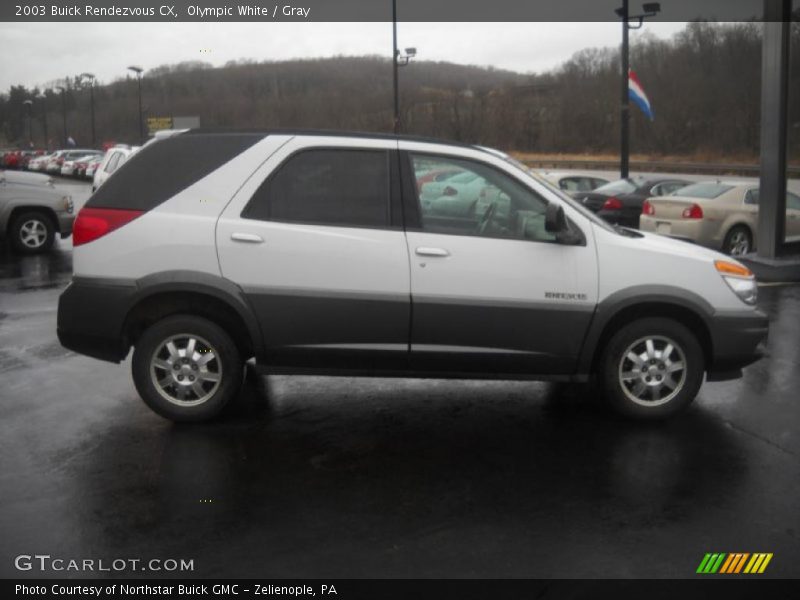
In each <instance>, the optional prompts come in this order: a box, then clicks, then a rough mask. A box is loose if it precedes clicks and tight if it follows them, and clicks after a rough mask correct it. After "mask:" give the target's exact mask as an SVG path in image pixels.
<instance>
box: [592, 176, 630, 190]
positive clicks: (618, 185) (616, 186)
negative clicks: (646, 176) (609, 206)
mask: <svg viewBox="0 0 800 600" xmlns="http://www.w3.org/2000/svg"><path fill="white" fill-rule="evenodd" d="M594 191H595V192H600V193H602V194H606V193H608V194H630V193H632V192H635V191H636V184H634V183H633V182H632V181H631V180H630V179H618V180H617V181H612V182H611V183H607V184H605V185H601V186H600V187H599V188H597V189H596V190H594Z"/></svg>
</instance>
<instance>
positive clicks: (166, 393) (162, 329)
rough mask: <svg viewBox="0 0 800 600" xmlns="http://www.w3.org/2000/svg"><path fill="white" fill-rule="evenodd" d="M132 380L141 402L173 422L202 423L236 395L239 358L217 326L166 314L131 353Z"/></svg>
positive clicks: (240, 381)
mask: <svg viewBox="0 0 800 600" xmlns="http://www.w3.org/2000/svg"><path fill="white" fill-rule="evenodd" d="M132 372H133V381H134V384H135V385H136V389H137V391H138V392H139V395H140V396H141V397H142V399H143V400H144V401H145V403H146V404H147V405H148V406H149V407H150V408H151V409H153V410H154V411H155V412H157V413H158V414H159V415H161V416H162V417H165V418H167V419H170V420H172V421H205V420H208V419H212V418H214V417H216V416H217V415H219V413H220V412H221V411H222V410H223V409H224V408H225V406H226V405H227V404H228V402H230V401H231V400H232V399H233V398H235V397H236V395H237V394H238V393H239V389H240V388H241V385H242V378H243V363H242V358H241V355H240V353H239V350H238V348H237V347H236V344H235V342H234V341H233V340H232V339H231V337H230V336H229V335H228V334H227V333H226V332H225V331H224V330H223V329H222V328H221V327H219V325H217V324H215V323H213V322H211V321H209V320H207V319H203V318H201V317H195V316H192V315H181V316H174V317H168V318H166V319H163V320H161V321H159V322H157V323H155V324H154V325H151V326H150V327H148V328H147V329H146V330H145V331H144V333H143V334H142V335H141V337H140V338H139V340H138V342H137V343H136V347H135V349H134V352H133V364H132Z"/></svg>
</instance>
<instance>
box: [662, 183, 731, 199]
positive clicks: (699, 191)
mask: <svg viewBox="0 0 800 600" xmlns="http://www.w3.org/2000/svg"><path fill="white" fill-rule="evenodd" d="M732 189H733V186H732V185H725V184H724V183H715V182H704V183H693V184H691V185H687V186H686V187H683V188H680V189H678V190H676V191H675V192H673V193H674V195H676V196H688V197H689V198H716V197H717V196H721V195H722V194H724V193H725V192H727V191H728V190H732Z"/></svg>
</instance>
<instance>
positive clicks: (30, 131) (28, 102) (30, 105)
mask: <svg viewBox="0 0 800 600" xmlns="http://www.w3.org/2000/svg"><path fill="white" fill-rule="evenodd" d="M22 103H23V104H24V105H25V106H27V107H28V147H31V146H32V145H33V100H23V102H22Z"/></svg>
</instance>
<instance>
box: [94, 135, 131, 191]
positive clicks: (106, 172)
mask: <svg viewBox="0 0 800 600" xmlns="http://www.w3.org/2000/svg"><path fill="white" fill-rule="evenodd" d="M138 149H139V147H138V146H133V147H131V146H126V145H117V146H114V147H113V148H109V149H108V151H106V155H105V156H104V157H103V160H102V161H101V162H100V164H99V165H98V166H97V167H96V168H95V171H94V177H93V178H92V191H93V192H96V191H97V188H99V187H100V186H101V185H103V184H104V183H105V181H106V179H108V178H109V177H111V175H113V174H114V172H115V171H116V170H117V169H119V168H120V167H121V166H122V165H124V164H125V161H126V160H128V158H130V156H131V155H132V154H134V153H135V152H136V151H137V150H138Z"/></svg>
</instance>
